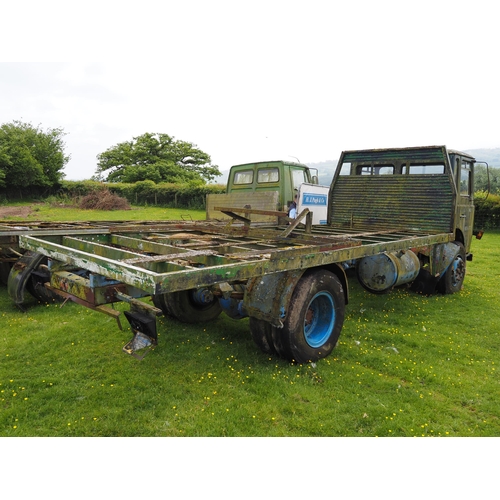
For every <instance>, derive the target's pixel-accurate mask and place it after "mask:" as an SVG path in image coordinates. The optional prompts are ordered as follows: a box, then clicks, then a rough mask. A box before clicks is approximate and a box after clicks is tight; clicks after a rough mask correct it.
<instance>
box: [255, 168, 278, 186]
mask: <svg viewBox="0 0 500 500" xmlns="http://www.w3.org/2000/svg"><path fill="white" fill-rule="evenodd" d="M279 180H280V173H279V170H278V169H277V168H261V169H259V171H258V172H257V182H258V183H259V184H265V183H267V182H278V181H279Z"/></svg>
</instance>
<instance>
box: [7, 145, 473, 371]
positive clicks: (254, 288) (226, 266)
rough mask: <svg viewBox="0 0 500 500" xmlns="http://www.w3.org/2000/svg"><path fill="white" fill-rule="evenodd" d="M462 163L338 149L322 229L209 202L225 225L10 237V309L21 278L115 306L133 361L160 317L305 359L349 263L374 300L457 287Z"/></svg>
mask: <svg viewBox="0 0 500 500" xmlns="http://www.w3.org/2000/svg"><path fill="white" fill-rule="evenodd" d="M474 163H475V159H474V158H473V157H471V156H470V155H468V154H466V153H461V152H459V151H455V150H448V149H447V148H446V147H445V146H428V147H413V148H392V149H371V150H356V151H344V152H343V153H342V155H341V157H340V160H339V163H338V166H337V170H336V172H335V175H334V178H333V181H332V184H331V186H330V191H329V196H328V223H327V224H326V225H325V224H323V225H313V224H312V216H311V213H310V212H309V210H308V209H304V210H303V211H302V212H301V213H300V214H299V215H298V217H297V218H296V219H294V220H290V219H288V220H287V221H286V223H285V224H274V225H262V224H261V225H259V224H253V223H252V221H251V220H250V219H249V218H248V213H249V211H250V212H251V210H250V209H248V208H238V207H218V208H217V209H218V210H221V211H223V212H224V213H226V214H229V215H231V216H232V217H233V218H232V219H231V220H230V221H229V222H214V221H170V222H161V221H155V222H154V223H147V222H144V223H116V224H103V225H102V226H101V227H88V228H79V227H75V228H72V229H71V230H69V229H68V228H62V229H61V228H59V227H52V228H29V227H28V228H25V229H24V230H23V229H19V230H14V229H12V230H11V232H16V235H15V236H12V237H13V238H15V239H16V242H17V245H18V247H19V249H20V253H21V254H22V256H20V257H19V258H18V259H17V260H16V261H15V262H14V263H13V266H12V269H11V271H10V273H9V276H8V289H9V294H10V296H11V298H12V299H13V301H14V302H15V303H16V304H18V305H19V306H22V303H23V301H24V290H25V289H26V288H27V285H28V284H29V283H31V288H34V289H37V288H38V289H39V290H44V291H47V293H50V294H52V296H54V295H55V296H58V297H62V298H63V299H65V300H68V299H69V300H72V301H74V302H77V303H79V304H82V305H84V306H86V307H89V308H92V309H94V310H97V311H100V312H104V313H106V314H109V315H111V316H114V317H117V316H119V314H120V313H119V312H118V311H117V310H115V309H113V308H112V307H110V305H112V304H113V303H114V302H119V301H122V302H127V303H128V304H129V305H130V310H128V311H125V312H124V315H125V317H126V318H127V320H128V321H129V323H130V327H131V330H132V332H133V334H134V335H133V338H132V340H131V341H130V342H129V343H128V344H127V345H126V346H124V348H123V349H124V351H125V352H127V353H129V354H132V355H134V356H136V357H143V353H145V352H147V350H148V349H150V348H152V347H154V346H155V345H157V327H156V317H157V316H158V315H160V314H165V315H168V316H170V317H173V318H175V319H177V320H178V321H181V322H188V323H195V322H197V323H205V322H208V321H212V320H214V319H215V318H217V317H218V315H219V314H220V313H221V312H222V311H223V312H224V313H226V314H228V315H229V316H230V317H232V318H234V319H241V318H244V317H249V328H250V333H251V335H252V338H253V340H254V341H255V343H256V344H257V346H258V347H259V348H260V349H261V350H262V351H263V352H265V353H268V354H276V355H279V356H281V357H283V358H285V359H287V360H289V361H295V362H299V363H305V362H312V361H316V360H318V359H321V358H324V357H326V356H328V355H329V354H330V353H331V352H332V350H333V348H334V347H335V345H336V343H337V341H338V339H339V336H340V333H341V330H342V326H343V322H344V317H345V307H346V304H347V303H348V300H349V297H348V279H347V275H346V269H347V268H349V267H353V268H354V269H355V274H356V277H357V279H358V280H359V282H360V283H361V285H362V286H363V287H364V288H366V289H367V290H368V291H370V292H372V293H375V294H382V293H387V292H389V291H390V290H391V289H393V288H394V287H397V286H411V288H412V289H414V290H415V291H417V292H422V293H429V294H430V293H434V292H436V291H437V292H441V293H446V294H450V293H456V292H458V291H459V290H460V289H461V288H462V285H463V281H464V278H465V271H466V261H468V260H472V254H471V253H470V244H471V239H472V237H473V236H474V235H476V237H480V236H481V234H482V233H481V232H480V231H475V230H474V228H473V221H474V204H473V192H474V190H473V180H474ZM284 215H285V214H283V213H278V214H277V216H279V217H280V220H284V219H283V216H284ZM285 220H286V219H285ZM6 233H8V230H6V229H5V228H0V241H2V240H1V238H2V237H4V238H5V237H6ZM40 295H41V296H44V292H40ZM146 297H150V298H151V299H152V300H151V301H149V302H148V301H147V300H145V298H146Z"/></svg>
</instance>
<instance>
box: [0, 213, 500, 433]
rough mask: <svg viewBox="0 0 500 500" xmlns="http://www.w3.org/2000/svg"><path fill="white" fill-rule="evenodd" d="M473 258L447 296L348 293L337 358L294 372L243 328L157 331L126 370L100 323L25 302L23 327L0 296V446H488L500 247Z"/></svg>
mask: <svg viewBox="0 0 500 500" xmlns="http://www.w3.org/2000/svg"><path fill="white" fill-rule="evenodd" d="M55 218H56V219H57V217H55ZM473 251H474V260H473V261H472V262H469V263H468V273H467V277H466V281H465V286H464V289H463V290H462V291H461V292H460V293H458V294H455V295H451V296H442V295H436V296H432V297H425V296H420V295H416V294H413V293H410V292H409V291H407V290H406V289H404V288H403V289H399V290H396V291H393V292H392V293H390V294H387V295H382V296H376V295H371V294H369V293H367V292H366V291H364V290H363V289H362V288H361V287H360V286H359V285H358V284H357V283H356V282H355V281H354V280H351V281H350V292H351V297H350V303H349V305H348V306H347V315H346V322H345V325H344V329H343V332H342V335H341V338H340V341H339V344H338V346H337V347H336V349H335V350H334V352H333V354H332V355H331V356H330V357H328V358H326V359H324V360H321V361H319V362H317V363H315V364H304V365H291V364H289V363H287V362H285V361H283V360H281V359H280V358H275V357H270V356H267V355H264V354H263V353H261V352H260V351H258V349H257V348H256V347H255V345H254V344H253V342H252V340H251V338H250V334H249V330H248V319H243V320H239V321H235V320H232V319H230V318H228V317H226V316H223V315H222V316H220V317H219V318H218V319H217V320H216V321H214V322H213V323H210V324H206V325H194V326H193V325H186V324H182V323H178V322H176V321H174V320H171V319H168V318H165V317H162V318H160V320H159V335H160V336H159V345H158V347H157V348H156V349H155V350H153V351H152V352H151V353H150V354H149V355H148V356H146V358H145V359H144V360H142V361H138V360H136V359H134V358H132V357H129V356H127V355H126V354H124V353H122V351H121V347H122V345H124V344H125V343H126V342H127V341H128V340H129V339H130V337H131V332H130V331H129V330H125V331H120V330H119V329H118V328H117V326H116V323H115V322H114V320H112V319H111V318H109V317H107V316H104V315H101V314H99V313H96V312H93V311H90V310H87V309H84V308H83V307H80V306H78V305H75V304H72V303H68V304H66V305H65V306H64V307H62V308H61V307H60V304H51V305H37V304H36V303H35V300H34V299H32V300H31V302H30V303H29V304H28V305H29V308H28V310H27V312H26V313H22V312H20V311H19V310H18V309H16V308H15V307H14V306H13V305H12V303H11V302H10V300H9V298H8V296H7V290H6V288H5V287H2V288H0V311H1V312H0V315H1V318H0V321H1V323H0V324H1V327H0V332H1V333H0V359H1V362H0V408H1V412H0V435H1V436H499V435H500V421H499V415H500V404H499V402H498V392H499V382H500V379H499V374H498V359H499V356H498V352H499V347H500V336H499V325H500V312H499V310H498V299H499V292H498V279H499V276H500V258H499V254H500V233H499V232H491V233H487V234H486V235H485V236H484V237H483V239H482V240H481V241H477V240H475V241H474V243H473ZM121 307H123V306H121ZM123 323H126V322H125V321H123Z"/></svg>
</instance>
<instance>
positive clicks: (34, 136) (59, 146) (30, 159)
mask: <svg viewBox="0 0 500 500" xmlns="http://www.w3.org/2000/svg"><path fill="white" fill-rule="evenodd" d="M64 135H66V134H65V133H64V132H63V130H62V129H59V128H55V129H48V130H47V131H43V130H42V129H41V128H40V126H38V127H36V128H35V127H33V126H32V125H31V124H29V123H22V122H20V121H17V120H15V121H13V122H12V123H4V124H3V125H2V126H1V127H0V187H6V188H30V187H52V186H54V185H55V184H57V183H58V182H59V181H61V180H62V178H63V177H64V173H63V172H62V170H63V168H64V166H65V165H66V163H67V162H68V161H69V156H65V154H64V147H65V144H64V142H63V137H64Z"/></svg>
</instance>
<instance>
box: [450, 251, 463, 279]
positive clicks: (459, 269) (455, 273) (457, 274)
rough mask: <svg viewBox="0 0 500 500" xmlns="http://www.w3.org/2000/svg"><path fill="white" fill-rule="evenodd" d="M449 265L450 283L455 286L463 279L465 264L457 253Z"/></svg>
mask: <svg viewBox="0 0 500 500" xmlns="http://www.w3.org/2000/svg"><path fill="white" fill-rule="evenodd" d="M451 266H452V267H451V283H452V285H453V286H457V285H459V284H460V283H461V282H462V281H463V279H464V275H465V266H464V261H463V260H462V257H461V256H460V255H457V257H456V258H455V260H454V261H453V263H452V265H451Z"/></svg>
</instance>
